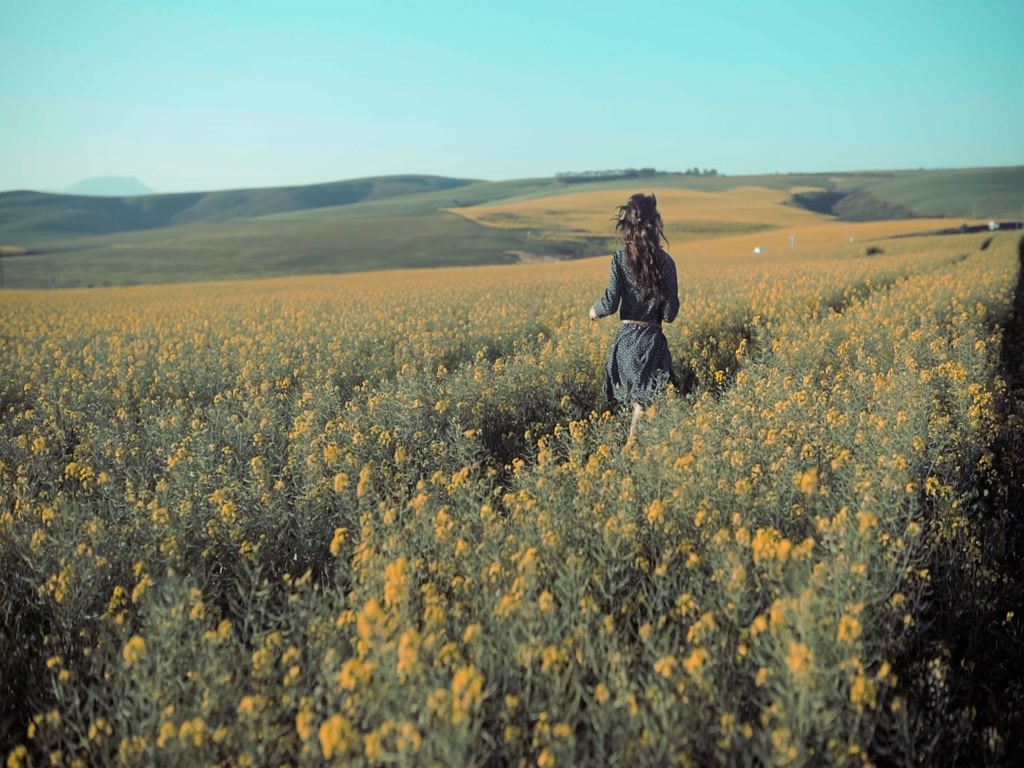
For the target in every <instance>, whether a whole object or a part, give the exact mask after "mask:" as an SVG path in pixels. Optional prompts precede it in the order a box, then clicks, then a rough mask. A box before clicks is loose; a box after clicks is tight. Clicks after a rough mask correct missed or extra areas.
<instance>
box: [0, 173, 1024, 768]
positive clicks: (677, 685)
mask: <svg viewBox="0 0 1024 768" xmlns="http://www.w3.org/2000/svg"><path fill="white" fill-rule="evenodd" d="M680 194H681V195H683V197H685V198H686V200H685V201H683V200H681V201H679V204H680V205H682V204H684V203H685V204H686V205H687V206H690V205H692V203H693V201H692V195H694V194H697V193H680ZM736 194H737V195H743V194H749V195H751V199H752V200H753V201H754V202H752V203H751V205H752V206H753V205H754V203H755V202H756V203H757V205H760V204H761V203H760V202H758V200H759V198H758V199H757V200H755V197H756V196H754V193H753V192H749V191H744V190H738V191H737V192H736ZM759 194H760V193H759ZM673 200H674V198H673V199H670V198H666V199H665V200H664V202H663V205H665V206H666V207H667V210H668V211H670V210H671V205H673V204H674V203H673ZM659 202H662V197H661V194H659ZM550 204H552V205H553V204H554V203H550ZM602 204H603V203H602ZM522 205H523V206H527V205H540V206H541V207H544V206H547V205H549V202H538V201H536V200H531V201H525V202H524V203H523V204H522ZM604 207H605V208H607V207H608V206H604ZM474 210H477V211H486V210H488V209H487V208H483V207H482V208H480V209H474ZM531 215H532V214H531ZM745 215H746V214H744V217H745ZM789 215H792V216H794V217H796V218H795V219H794V221H795V220H796V219H799V220H800V221H803V220H804V219H806V218H808V217H812V218H817V217H813V214H806V213H805V212H799V211H796V210H795V209H791V214H789ZM669 216H670V214H669V213H668V212H666V218H669ZM751 216H754V213H751ZM559 217H561V214H559ZM741 218H743V217H741ZM744 220H746V219H745V218H744ZM752 220H756V219H752ZM606 223H607V222H604V223H602V224H601V226H602V227H605V226H606ZM578 224H579V225H580V226H590V224H591V223H590V222H589V221H581V222H578ZM904 224H906V223H904ZM915 225H916V223H915ZM843 226H844V225H835V224H821V225H817V224H813V223H811V224H810V225H809V227H810V228H806V229H804V230H802V231H803V232H804V235H801V243H800V247H799V248H798V249H797V250H795V251H792V252H790V251H789V250H788V232H786V233H785V237H786V238H787V242H786V247H785V248H784V247H782V246H779V247H776V246H775V245H774V244H773V243H774V241H771V242H770V241H768V240H767V239H764V238H765V237H766V235H765V233H759V234H760V235H761V240H760V242H763V243H769V245H768V252H767V253H766V254H759V255H754V254H752V253H751V252H750V250H751V249H750V248H748V247H747V245H750V242H752V241H750V242H748V241H746V240H743V239H742V238H741V239H733V242H732V243H731V245H730V244H728V243H727V240H729V239H725V240H720V241H715V242H710V241H709V242H708V243H707V244H706V245H705V246H704V247H703V248H702V247H701V246H700V245H699V244H684V243H682V242H681V243H680V244H679V246H676V247H673V249H672V250H673V254H674V255H675V258H676V261H677V264H678V266H679V279H680V286H681V288H680V298H681V301H682V308H681V311H680V315H679V320H678V321H677V322H676V323H675V324H673V325H672V326H669V327H667V328H666V336H667V338H668V341H669V346H670V349H671V351H672V355H673V359H674V361H675V363H676V366H677V374H678V379H679V384H680V387H682V390H673V391H672V392H669V393H667V394H666V396H665V397H664V398H663V399H662V400H661V401H659V402H658V403H657V404H656V405H654V406H652V407H651V408H650V409H649V411H648V413H647V415H646V417H645V418H644V419H643V420H642V422H641V424H640V430H639V439H638V441H637V443H636V444H635V445H633V446H631V447H629V448H625V447H624V445H623V443H624V436H625V431H626V429H627V427H628V419H627V418H626V416H624V415H623V414H620V413H617V412H612V411H608V410H607V405H606V404H605V403H604V402H603V401H602V400H601V396H600V391H601V387H600V384H601V375H602V370H603V365H604V359H605V355H606V353H607V350H608V348H609V345H610V343H611V340H612V338H613V335H614V331H615V329H614V324H613V322H612V321H606V322H605V323H603V324H602V323H590V322H588V320H587V309H588V307H589V306H590V305H591V303H592V302H593V301H594V300H595V299H596V298H597V297H598V296H599V295H600V292H601V291H602V290H603V288H604V281H605V279H606V276H607V269H608V261H607V258H605V259H592V260H585V261H579V262H571V263H559V264H550V265H548V264H544V265H529V266H507V267H485V268H466V269H438V270H431V271H417V272H389V273H378V274H357V275H344V276H330V277H316V278H295V279H281V280H268V281H254V282H237V283H207V284H199V285H188V286H160V287H145V288H127V289H107V290H80V291H62V292H52V291H51V292H42V291H25V292H17V293H10V292H8V293H4V294H2V295H0V329H2V332H0V414H2V415H0V419H2V421H0V424H2V430H3V431H2V437H0V604H2V605H3V606H4V609H5V615H4V619H3V622H4V624H3V628H4V632H3V633H0V686H2V687H0V699H3V702H4V703H3V704H2V707H3V709H2V710H0V722H4V723H6V724H8V725H7V728H8V729H9V732H10V734H11V736H10V738H9V740H8V742H7V743H4V747H5V749H6V750H7V752H6V755H5V758H6V760H7V764H8V765H9V766H19V765H29V764H31V765H46V764H52V765H68V766H92V765H112V764H121V765H220V766H245V765H311V766H312V765H324V764H330V765H384V764H387V765H484V764H487V765H543V766H555V765H581V764H583V765H595V764H600V765H604V764H622V763H629V764H636V765H666V764H673V763H674V764H680V765H695V766H698V765H709V764H728V765H733V764H765V765H803V764H809V763H813V764H835V765H861V764H863V765H869V764H889V763H897V764H905V763H925V764H927V763H934V762H941V761H942V759H943V754H942V753H941V751H940V750H941V749H943V748H944V745H945V742H942V741H941V739H940V738H937V737H935V733H936V729H937V728H940V724H942V723H946V722H947V720H948V719H949V717H950V713H954V712H959V711H960V710H955V709H954V708H953V707H954V704H955V701H954V700H953V698H952V697H953V694H954V693H955V690H954V687H953V685H952V682H951V681H952V680H953V679H954V676H955V675H956V674H959V673H958V671H957V669H958V667H957V666H956V664H955V663H954V662H957V661H958V659H959V657H957V656H955V653H958V652H959V651H958V650H957V649H955V648H952V647H945V646H943V645H942V644H941V643H938V642H936V641H935V636H934V634H931V633H932V631H933V630H931V629H930V627H931V626H933V625H934V623H935V616H936V606H937V605H941V604H944V601H945V603H948V601H950V600H959V601H961V603H962V604H963V605H967V601H968V600H973V599H974V598H975V596H977V595H978V594H981V593H982V592H983V591H984V590H986V589H989V588H992V589H994V588H995V586H996V581H997V580H998V578H999V574H998V572H997V570H995V566H994V565H993V563H994V561H993V560H992V558H993V557H994V554H993V552H995V549H994V547H993V541H995V538H996V533H997V531H996V528H995V527H994V525H995V523H994V522H992V521H991V520H989V521H987V522H986V521H985V520H983V519H982V518H981V516H980V513H979V509H981V508H982V504H983V499H982V493H981V491H980V490H979V489H981V488H985V489H986V490H985V493H988V492H989V489H990V490H991V492H992V493H993V494H998V493H1001V492H1002V491H1001V490H1000V488H999V487H998V485H997V482H998V473H997V472H996V470H997V469H998V460H999V456H998V455H997V454H996V453H995V452H994V450H993V447H992V441H993V435H995V434H997V433H999V431H1000V428H1001V420H1002V418H1003V415H1004V414H1005V412H1006V408H1007V405H1006V403H1007V398H1008V397H1009V392H1008V389H1007V384H1006V381H1005V379H1004V376H1003V373H1002V371H1001V368H1000V365H1001V351H1002V347H1001V334H1002V328H1003V327H1004V325H1005V324H1006V323H1007V322H1008V318H1009V312H1010V308H1011V304H1012V302H1013V300H1014V285H1015V280H1016V276H1017V242H1016V241H1015V240H1014V239H1013V238H1012V237H1011V236H1010V233H999V234H997V235H996V236H995V237H994V238H993V239H991V240H990V239H989V238H987V237H982V236H966V235H964V236H956V237H947V238H938V237H928V238H906V239H898V240H897V239H893V240H886V241H884V242H882V243H880V245H881V247H882V248H883V250H884V253H882V254H880V255H876V256H872V257H865V256H864V255H863V254H864V250H863V244H862V243H860V242H858V243H855V244H853V245H851V244H850V243H849V242H847V241H846V240H840V241H839V242H838V243H837V242H835V238H834V235H835V234H836V233H837V232H838V231H839V230H838V229H836V228H837V227H843ZM871 226H872V227H874V229H871V228H870V227H869V225H851V232H856V233H857V235H856V236H857V237H858V238H860V237H867V236H868V235H867V234H866V233H867V232H868V231H870V232H872V233H873V234H872V235H871V236H874V237H880V236H884V235H886V234H892V233H893V232H892V230H890V229H888V228H887V227H888V226H889V225H884V226H883V225H878V224H875V225H871ZM921 226H924V224H923V223H922V224H921ZM814 227H820V233H819V234H817V235H816V234H813V233H815V232H819V230H817V229H814ZM903 230H904V231H905V227H904V228H903ZM779 232H780V233H782V232H783V230H779ZM769 234H771V233H769ZM748 237H750V238H756V237H757V235H744V236H743V238H748ZM805 237H806V242H804V241H803V240H804V238H805ZM816 237H820V239H817V240H816V239H815V238H816ZM985 241H988V242H985ZM721 243H726V245H721ZM740 243H746V245H742V247H741V245H740ZM719 249H721V250H719ZM965 574H967V575H969V577H970V578H969V579H968V578H966V577H965V576H964V575H965ZM961 603H958V604H961ZM1018 703H1019V702H1018ZM1012 704H1013V702H1008V703H1007V706H1010V705H1012ZM986 724H987V722H983V721H982V713H975V720H973V721H969V722H968V721H964V723H962V728H964V729H966V731H970V732H974V731H978V732H980V730H981V728H982V727H983V726H985V725H986ZM941 727H945V726H941ZM992 727H993V731H992V733H991V734H989V737H987V738H989V740H990V741H992V743H994V744H996V745H997V746H998V744H999V743H1000V739H1003V740H1005V739H1006V738H1007V734H1006V733H1005V732H1001V731H999V729H998V728H997V727H995V726H992ZM972 729H973V730H972ZM993 734H994V735H993ZM995 748H996V747H993V749H995Z"/></svg>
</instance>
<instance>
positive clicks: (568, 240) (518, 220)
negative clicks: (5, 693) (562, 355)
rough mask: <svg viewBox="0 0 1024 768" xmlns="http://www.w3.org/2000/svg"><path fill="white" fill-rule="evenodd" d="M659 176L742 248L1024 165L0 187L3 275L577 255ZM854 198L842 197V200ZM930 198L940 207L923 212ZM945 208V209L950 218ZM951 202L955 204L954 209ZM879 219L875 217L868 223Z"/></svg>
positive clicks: (603, 243)
mask: <svg viewBox="0 0 1024 768" xmlns="http://www.w3.org/2000/svg"><path fill="white" fill-rule="evenodd" d="M638 190H642V191H655V192H657V194H658V197H659V202H660V206H661V208H662V211H663V214H664V217H665V224H666V234H667V235H668V238H669V240H670V244H671V247H672V248H680V247H682V248H685V249H687V253H688V254H692V253H695V252H696V253H699V254H701V255H709V256H714V257H716V258H719V257H720V258H731V255H732V254H735V253H737V252H740V251H746V250H750V249H752V248H754V247H757V246H761V247H767V248H772V249H778V248H781V247H786V248H788V247H789V245H790V235H793V236H795V238H796V244H797V248H798V249H799V248H801V247H809V246H812V245H818V244H835V243H844V242H847V241H848V239H849V237H854V238H855V239H856V240H863V239H866V238H872V237H882V236H889V235H892V234H904V233H907V232H910V231H922V230H928V229H935V228H938V227H940V226H941V227H948V226H950V224H951V223H953V224H959V223H960V222H961V221H964V220H966V219H971V220H974V217H975V213H976V215H977V220H979V221H984V220H987V219H988V218H1001V219H1003V218H1018V217H1019V216H1020V215H1021V212H1020V202H1021V201H1022V200H1024V168H993V169H966V170H956V171H897V172H876V173H823V174H774V175H770V176H755V177H714V178H712V177H694V176H685V175H678V174H660V175H658V176H655V177H650V178H642V179H618V180H612V181H604V182H593V183H586V184H566V183H563V182H561V181H559V180H557V179H554V178H538V179H517V180H512V181H502V182H484V181H471V180H465V179H446V178H442V177H425V176H397V177H381V178H375V179H356V180H352V181H347V182H337V183H333V184H321V185H312V186H309V187H288V188H277V189H259V190H228V191H224V192H211V193H193V194H185V195H152V196H146V197H135V198H89V197H82V196H70V195H44V194H39V193H34V192H14V193H2V194H0V244H2V245H3V246H4V249H5V250H4V254H3V260H4V265H3V266H4V269H3V284H4V287H8V288H10V287H16V288H28V287H47V286H54V287H72V286H86V285H96V286H99V285H126V284H137V283H164V282H181V281H199V280H221V279H230V278H247V277H257V278H258V277H274V276H285V275H300V274H325V273H346V272H358V271H366V270H374V269H398V268H404V267H412V268H422V267H437V266H445V265H447V266H458V265H468V264H504V263H510V262H513V261H516V260H517V259H518V258H519V255H523V254H525V255H526V258H530V259H541V260H543V259H550V258H559V259H566V258H571V259H578V258H585V257H588V256H597V255H602V254H607V253H608V252H610V251H611V249H612V248H613V247H614V245H615V240H614V237H613V235H614V232H613V229H612V221H611V218H612V215H613V213H614V211H615V208H616V206H618V205H620V204H621V203H622V202H624V201H625V200H626V198H627V197H628V195H629V194H630V193H632V192H635V191H638ZM801 190H804V191H806V190H824V191H830V192H832V193H833V196H834V197H835V198H836V199H842V198H843V195H846V194H849V193H855V194H851V196H850V198H849V199H848V202H850V201H852V202H850V204H849V205H847V206H846V208H844V209H843V210H848V211H850V215H851V216H852V217H854V218H858V217H860V218H865V217H866V218H871V217H873V216H877V217H882V218H885V217H889V216H891V215H893V213H894V212H899V213H900V214H901V215H913V216H915V218H912V219H908V220H907V222H905V223H896V224H894V223H891V222H881V223H876V224H872V225H871V226H868V227H864V226H862V225H861V224H859V223H858V224H854V223H849V224H846V223H843V222H838V223H837V218H836V217H835V216H831V215H826V214H825V213H813V212H811V211H809V210H804V209H801V208H799V207H796V206H794V205H790V204H786V203H787V201H789V200H790V196H791V194H793V193H794V192H796V191H801ZM838 207H839V208H842V205H840V206H838ZM924 213H930V214H933V215H935V216H936V219H935V220H931V221H929V220H927V219H923V218H920V216H921V214H924ZM939 217H941V218H939ZM950 217H957V218H954V219H953V220H952V221H951V220H950ZM869 223H870V222H869Z"/></svg>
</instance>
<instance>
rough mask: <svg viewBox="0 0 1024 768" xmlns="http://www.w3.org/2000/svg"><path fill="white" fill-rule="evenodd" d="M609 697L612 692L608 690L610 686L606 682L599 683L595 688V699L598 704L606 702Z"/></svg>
mask: <svg viewBox="0 0 1024 768" xmlns="http://www.w3.org/2000/svg"><path fill="white" fill-rule="evenodd" d="M609 698H611V692H610V691H609V690H608V686H607V685H605V684H604V683H598V684H597V687H596V688H595V689H594V699H595V700H596V701H597V703H598V704H604V703H605V702H606V701H608V699H609Z"/></svg>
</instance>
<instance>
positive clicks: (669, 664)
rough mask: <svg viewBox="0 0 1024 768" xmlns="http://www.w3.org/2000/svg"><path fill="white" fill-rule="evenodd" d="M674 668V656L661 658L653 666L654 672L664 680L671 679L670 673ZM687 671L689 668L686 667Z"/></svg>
mask: <svg viewBox="0 0 1024 768" xmlns="http://www.w3.org/2000/svg"><path fill="white" fill-rule="evenodd" d="M675 668H676V657H675V656H662V657H661V658H660V659H658V661H657V662H655V664H654V671H655V672H657V673H658V674H659V675H661V676H662V677H664V678H669V677H672V672H673V671H674V670H675ZM687 669H689V667H687Z"/></svg>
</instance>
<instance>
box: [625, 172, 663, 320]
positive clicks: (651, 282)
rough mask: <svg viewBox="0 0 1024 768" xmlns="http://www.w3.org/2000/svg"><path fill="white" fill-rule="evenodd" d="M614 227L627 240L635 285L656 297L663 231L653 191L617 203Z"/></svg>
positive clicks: (628, 256)
mask: <svg viewBox="0 0 1024 768" xmlns="http://www.w3.org/2000/svg"><path fill="white" fill-rule="evenodd" d="M615 231H616V233H618V234H619V235H620V236H621V237H622V239H623V241H624V242H625V243H626V258H627V259H629V264H630V266H631V267H632V269H633V274H634V275H636V282H637V287H638V288H639V289H640V290H641V291H642V292H643V293H645V294H647V295H653V296H655V297H656V298H657V299H658V300H659V301H661V300H662V299H664V296H663V295H662V291H663V287H662V276H661V265H662V258H661V241H662V239H664V238H665V231H664V229H663V228H662V224H661V214H660V213H658V200H657V198H656V197H655V196H654V195H645V194H643V193H639V192H638V193H637V194H635V195H633V196H632V197H631V198H629V201H628V202H627V203H626V204H625V205H620V206H619V211H618V214H617V215H616V217H615Z"/></svg>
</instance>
